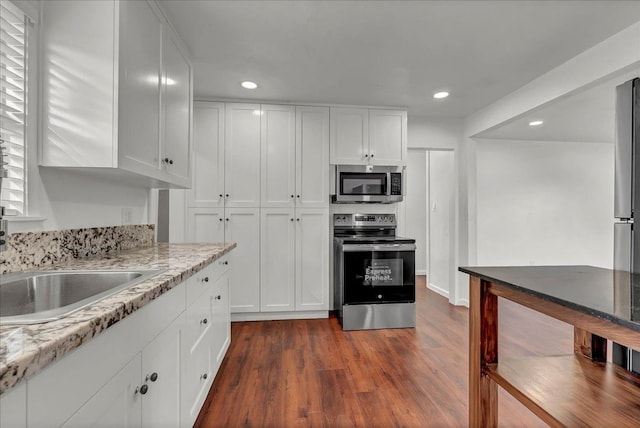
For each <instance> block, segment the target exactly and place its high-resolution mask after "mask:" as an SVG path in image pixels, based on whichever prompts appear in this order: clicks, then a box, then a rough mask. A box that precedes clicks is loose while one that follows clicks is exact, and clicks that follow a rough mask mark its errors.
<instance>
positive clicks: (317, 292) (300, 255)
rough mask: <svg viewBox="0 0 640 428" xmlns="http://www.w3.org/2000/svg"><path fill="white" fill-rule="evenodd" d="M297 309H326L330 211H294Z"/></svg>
mask: <svg viewBox="0 0 640 428" xmlns="http://www.w3.org/2000/svg"><path fill="white" fill-rule="evenodd" d="M298 219H299V220H300V221H296V269H295V272H296V310H297V311H317V310H329V210H327V209H313V208H312V209H306V208H304V209H298V210H296V220H298Z"/></svg>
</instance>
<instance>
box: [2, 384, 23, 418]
mask: <svg viewBox="0 0 640 428" xmlns="http://www.w3.org/2000/svg"><path fill="white" fill-rule="evenodd" d="M0 426H1V427H3V428H26V427H27V381H26V380H24V381H22V382H20V383H19V384H18V385H16V386H14V387H13V388H11V389H10V390H8V391H5V392H4V393H3V394H2V395H0Z"/></svg>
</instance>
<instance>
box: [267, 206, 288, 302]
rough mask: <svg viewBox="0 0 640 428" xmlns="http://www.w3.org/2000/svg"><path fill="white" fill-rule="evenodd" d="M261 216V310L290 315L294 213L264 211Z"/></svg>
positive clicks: (280, 209) (272, 209)
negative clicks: (283, 312)
mask: <svg viewBox="0 0 640 428" xmlns="http://www.w3.org/2000/svg"><path fill="white" fill-rule="evenodd" d="M260 216H261V221H262V222H261V225H260V235H261V236H260V247H261V251H260V310H261V311H262V312H274V311H293V310H294V307H295V300H294V293H295V291H294V280H295V275H294V272H295V246H294V245H295V229H296V228H295V223H296V219H295V218H294V210H293V208H263V209H262V210H261V213H260Z"/></svg>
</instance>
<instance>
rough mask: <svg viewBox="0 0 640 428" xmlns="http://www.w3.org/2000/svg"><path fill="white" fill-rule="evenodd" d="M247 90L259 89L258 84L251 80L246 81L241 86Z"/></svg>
mask: <svg viewBox="0 0 640 428" xmlns="http://www.w3.org/2000/svg"><path fill="white" fill-rule="evenodd" d="M240 85H241V86H242V87H243V88H245V89H255V88H257V87H258V84H257V83H256V82H252V81H250V80H246V81H244V82H242V83H241V84H240Z"/></svg>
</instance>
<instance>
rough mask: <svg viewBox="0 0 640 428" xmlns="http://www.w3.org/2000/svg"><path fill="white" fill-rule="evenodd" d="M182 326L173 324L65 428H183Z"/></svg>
mask: <svg viewBox="0 0 640 428" xmlns="http://www.w3.org/2000/svg"><path fill="white" fill-rule="evenodd" d="M179 327H180V323H179V321H174V322H173V323H172V324H171V325H170V326H169V327H168V328H167V329H166V330H165V331H163V332H162V333H160V335H159V336H158V337H156V338H155V339H154V340H153V341H152V342H151V343H150V344H149V345H147V346H146V347H145V348H144V349H143V350H142V352H141V353H140V354H138V355H136V356H135V357H134V359H133V360H131V362H129V364H127V365H126V366H125V368H123V369H122V370H120V372H118V374H116V375H115V376H114V377H113V378H112V379H111V380H110V381H109V382H108V383H107V384H106V385H105V386H104V387H102V389H100V391H98V392H97V393H96V394H95V395H94V396H93V397H91V399H90V400H89V401H88V402H87V403H86V404H85V405H84V406H82V408H80V410H79V411H78V412H76V413H75V414H74V415H73V416H72V417H71V419H69V420H68V421H67V422H66V423H65V424H64V425H63V426H64V427H78V428H80V427H105V428H106V427H140V426H142V427H159V426H161V427H167V428H169V427H176V428H178V427H180V377H179V373H180V328H179Z"/></svg>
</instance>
